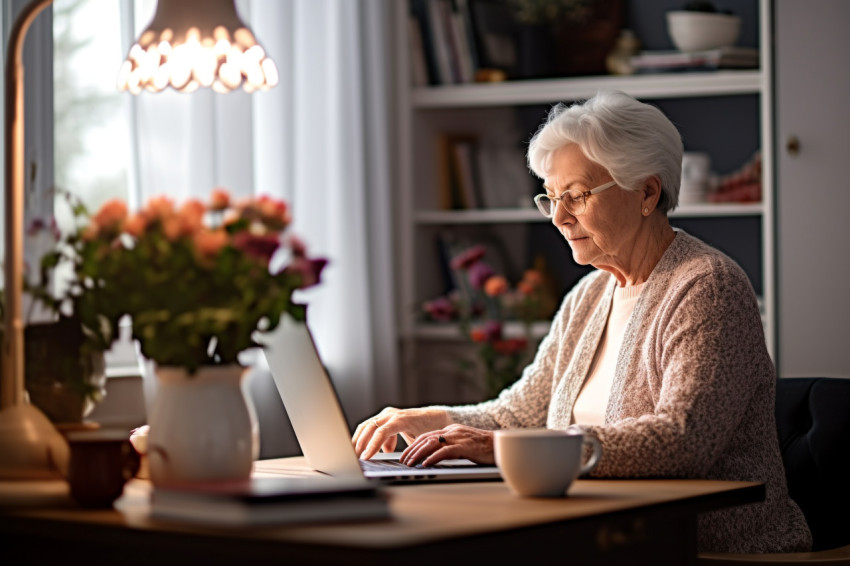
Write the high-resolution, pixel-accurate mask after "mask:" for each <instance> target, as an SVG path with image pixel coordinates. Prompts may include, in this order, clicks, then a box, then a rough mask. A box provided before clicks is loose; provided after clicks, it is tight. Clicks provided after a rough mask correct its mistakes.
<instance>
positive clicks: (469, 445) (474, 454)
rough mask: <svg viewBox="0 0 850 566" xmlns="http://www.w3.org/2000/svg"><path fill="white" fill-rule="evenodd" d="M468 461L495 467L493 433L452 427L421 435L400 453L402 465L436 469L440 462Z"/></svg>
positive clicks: (452, 425) (462, 426)
mask: <svg viewBox="0 0 850 566" xmlns="http://www.w3.org/2000/svg"><path fill="white" fill-rule="evenodd" d="M450 458H467V459H469V460H472V461H473V462H476V463H478V464H493V463H495V461H496V459H495V456H494V454H493V431H492V430H481V429H478V428H472V427H471V426H466V425H460V424H451V425H449V426H447V427H445V428H443V429H442V430H435V431H432V432H427V433H425V434H420V435H419V436H417V437H416V440H414V441H413V442H412V443H411V444H410V446H408V447H407V448H406V449H405V451H404V452H402V454H401V463H402V464H407V465H408V466H414V465H416V464H417V463H421V464H422V465H423V466H426V467H427V466H433V465H434V464H436V463H437V462H439V461H440V460H447V459H450Z"/></svg>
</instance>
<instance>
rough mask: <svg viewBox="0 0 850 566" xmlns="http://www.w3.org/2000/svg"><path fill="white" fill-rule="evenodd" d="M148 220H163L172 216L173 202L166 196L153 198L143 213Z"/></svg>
mask: <svg viewBox="0 0 850 566" xmlns="http://www.w3.org/2000/svg"><path fill="white" fill-rule="evenodd" d="M144 214H145V216H147V217H148V219H149V220H156V219H164V218H166V217H168V216H171V215H173V214H174V201H173V200H171V199H170V198H168V197H166V196H157V197H153V198H151V199H150V200H149V201H148V206H147V208H146V209H145V211H144Z"/></svg>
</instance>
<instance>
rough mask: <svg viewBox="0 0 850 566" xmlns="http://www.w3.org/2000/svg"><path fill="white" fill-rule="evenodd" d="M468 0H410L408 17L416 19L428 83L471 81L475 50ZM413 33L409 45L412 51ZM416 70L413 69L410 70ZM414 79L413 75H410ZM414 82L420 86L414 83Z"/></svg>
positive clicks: (475, 57)
mask: <svg viewBox="0 0 850 566" xmlns="http://www.w3.org/2000/svg"><path fill="white" fill-rule="evenodd" d="M469 2H470V0H411V2H410V16H411V18H413V19H415V20H416V21H417V22H418V27H419V30H420V35H421V44H422V50H423V52H424V58H425V61H426V66H427V69H428V76H429V80H428V84H432V85H448V84H458V83H468V82H473V81H474V80H475V73H476V71H477V70H478V58H479V55H478V53H479V50H478V45H477V39H476V37H477V32H476V29H475V25H474V21H473V16H472V9H471V8H470V5H469ZM414 34H415V32H411V34H410V38H409V42H410V48H411V49H412V50H416V49H417V46H416V41H417V39H416V37H415V35H414ZM413 71H414V72H416V69H413ZM414 78H415V77H414ZM414 85H416V86H420V85H419V83H418V82H414Z"/></svg>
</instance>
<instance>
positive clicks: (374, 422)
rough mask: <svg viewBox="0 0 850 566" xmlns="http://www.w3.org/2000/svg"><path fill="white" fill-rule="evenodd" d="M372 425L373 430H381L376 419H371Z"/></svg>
mask: <svg viewBox="0 0 850 566" xmlns="http://www.w3.org/2000/svg"><path fill="white" fill-rule="evenodd" d="M372 424H373V425H375V428H381V425H379V424H378V419H372Z"/></svg>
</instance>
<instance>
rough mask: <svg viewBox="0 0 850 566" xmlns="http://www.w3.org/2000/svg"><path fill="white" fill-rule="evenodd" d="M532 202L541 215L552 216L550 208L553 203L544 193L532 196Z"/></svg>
mask: <svg viewBox="0 0 850 566" xmlns="http://www.w3.org/2000/svg"><path fill="white" fill-rule="evenodd" d="M534 203H535V204H536V205H537V209H538V210H539V211H540V213H541V214H542V215H543V216H546V217H551V216H552V208H553V205H554V204H555V203H553V202H552V199H550V198H549V197H548V196H546V195H537V196H536V197H534Z"/></svg>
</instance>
